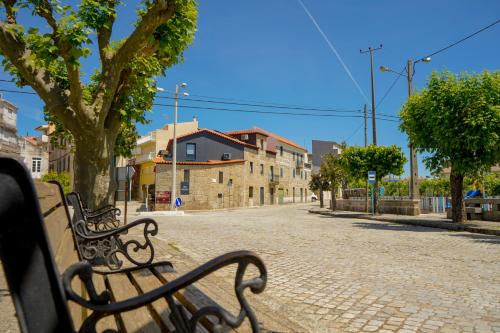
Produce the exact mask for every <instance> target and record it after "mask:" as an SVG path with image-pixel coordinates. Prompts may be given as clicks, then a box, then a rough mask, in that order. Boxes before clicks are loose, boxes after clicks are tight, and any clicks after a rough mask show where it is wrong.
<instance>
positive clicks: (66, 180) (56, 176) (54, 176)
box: [42, 171, 71, 193]
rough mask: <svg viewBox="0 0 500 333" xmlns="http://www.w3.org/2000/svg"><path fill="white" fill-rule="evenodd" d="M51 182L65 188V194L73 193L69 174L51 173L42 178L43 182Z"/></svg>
mask: <svg viewBox="0 0 500 333" xmlns="http://www.w3.org/2000/svg"><path fill="white" fill-rule="evenodd" d="M51 180H55V181H57V182H58V183H59V184H61V186H62V187H63V190H64V193H69V192H71V182H70V175H69V172H56V171H49V173H47V174H46V175H44V176H43V177H42V181H44V182H48V181H51Z"/></svg>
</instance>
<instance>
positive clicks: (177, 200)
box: [175, 198, 182, 208]
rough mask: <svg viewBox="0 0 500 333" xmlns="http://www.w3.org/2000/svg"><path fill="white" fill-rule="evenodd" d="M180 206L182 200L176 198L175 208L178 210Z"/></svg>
mask: <svg viewBox="0 0 500 333" xmlns="http://www.w3.org/2000/svg"><path fill="white" fill-rule="evenodd" d="M181 205H182V199H181V198H177V199H175V207H177V208H179V207H180V206H181Z"/></svg>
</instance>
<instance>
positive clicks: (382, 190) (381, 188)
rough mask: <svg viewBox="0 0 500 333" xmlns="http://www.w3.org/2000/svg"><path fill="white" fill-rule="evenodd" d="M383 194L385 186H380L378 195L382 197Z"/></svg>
mask: <svg viewBox="0 0 500 333" xmlns="http://www.w3.org/2000/svg"><path fill="white" fill-rule="evenodd" d="M384 194H385V187H383V186H380V196H381V197H383V196H384Z"/></svg>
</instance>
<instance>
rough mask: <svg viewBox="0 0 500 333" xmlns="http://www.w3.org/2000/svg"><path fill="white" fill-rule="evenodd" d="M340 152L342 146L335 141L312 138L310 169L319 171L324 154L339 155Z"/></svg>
mask: <svg viewBox="0 0 500 333" xmlns="http://www.w3.org/2000/svg"><path fill="white" fill-rule="evenodd" d="M341 153H342V147H341V145H340V144H338V143H337V142H335V141H322V140H312V171H313V172H314V173H317V172H319V169H320V167H321V164H322V163H323V157H324V156H325V155H327V154H333V155H340V154H341Z"/></svg>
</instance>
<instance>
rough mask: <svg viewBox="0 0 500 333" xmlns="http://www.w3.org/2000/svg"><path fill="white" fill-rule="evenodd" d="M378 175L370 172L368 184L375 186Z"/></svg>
mask: <svg viewBox="0 0 500 333" xmlns="http://www.w3.org/2000/svg"><path fill="white" fill-rule="evenodd" d="M376 175H377V173H376V172H375V171H368V183H370V184H375V182H376Z"/></svg>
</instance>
